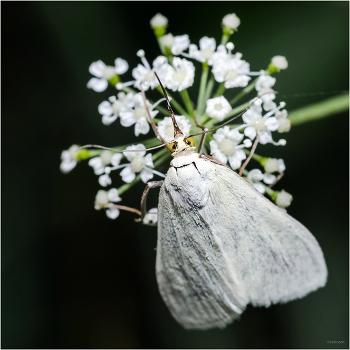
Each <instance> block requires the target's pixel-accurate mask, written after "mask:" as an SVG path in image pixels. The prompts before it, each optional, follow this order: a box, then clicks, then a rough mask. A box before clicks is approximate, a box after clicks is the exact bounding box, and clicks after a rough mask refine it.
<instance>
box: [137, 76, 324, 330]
mask: <svg viewBox="0 0 350 350" xmlns="http://www.w3.org/2000/svg"><path fill="white" fill-rule="evenodd" d="M159 82H160V81H159ZM160 84H161V82H160ZM161 87H162V89H163V91H164V95H165V97H166V99H167V96H166V92H165V89H164V88H163V86H162V84H161ZM167 103H168V108H169V110H170V112H171V114H172V120H173V123H174V140H173V141H172V142H171V143H169V144H167V147H168V148H169V150H170V152H171V153H172V156H173V157H174V159H173V160H172V161H171V163H170V168H169V170H168V172H167V175H166V178H165V180H164V182H163V184H159V185H161V189H160V194H159V204H158V243H157V258H156V274H157V281H158V287H159V291H160V294H161V296H162V298H163V300H164V301H165V303H166V305H167V306H168V308H169V310H170V312H171V314H172V315H173V316H174V318H175V319H176V320H177V321H178V322H179V323H180V324H181V325H182V326H183V327H185V328H188V329H208V328H213V327H219V328H222V327H225V326H226V325H227V324H228V323H230V322H232V321H233V320H234V319H236V318H238V317H239V315H240V314H241V313H242V312H243V310H244V308H245V307H246V305H247V304H248V303H251V304H253V305H260V306H269V305H270V304H272V303H278V302H286V301H289V300H292V299H295V298H300V297H303V296H304V295H306V294H308V293H309V292H311V291H313V290H316V289H317V288H319V287H322V286H324V284H325V283H326V279H327V268H326V264H325V261H324V257H323V253H322V251H321V248H320V247H319V245H318V243H317V241H316V239H315V238H314V237H313V236H312V234H311V233H310V232H309V231H308V230H307V229H306V228H305V227H304V226H303V225H302V224H300V223H299V222H298V221H296V220H295V219H293V218H292V217H291V216H289V215H288V214H287V213H286V212H285V211H283V210H282V209H280V208H278V207H277V206H276V205H275V204H273V203H272V202H271V201H269V200H268V199H267V198H265V197H264V196H263V195H261V194H260V193H259V192H258V191H257V190H256V189H255V188H254V187H253V186H252V185H251V184H249V183H248V182H247V181H246V180H244V179H243V178H242V177H241V176H239V175H238V174H237V173H236V172H234V171H233V170H232V169H230V168H228V167H227V166H226V165H225V164H223V163H221V162H220V161H218V160H217V159H215V158H213V157H211V156H207V155H199V154H198V153H196V152H195V147H194V144H192V142H189V140H187V139H186V137H185V136H184V135H183V133H182V132H181V130H180V129H179V128H178V126H177V124H176V121H175V117H174V115H173V112H172V110H171V107H170V103H169V100H168V99H167ZM206 132H207V131H204V132H203V133H202V134H204V135H205V133H206ZM157 136H158V135H157ZM191 136H195V135H191ZM201 143H202V142H201ZM151 187H152V186H148V187H147V188H146V190H145V193H146V192H147V193H148V189H149V188H151ZM147 193H146V195H144V196H143V198H144V199H145V198H146V196H147ZM141 208H143V209H142V212H143V213H145V200H143V201H142V202H141Z"/></svg>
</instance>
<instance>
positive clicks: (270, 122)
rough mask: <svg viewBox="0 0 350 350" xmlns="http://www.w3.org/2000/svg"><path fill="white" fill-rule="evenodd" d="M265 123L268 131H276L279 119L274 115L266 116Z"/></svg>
mask: <svg viewBox="0 0 350 350" xmlns="http://www.w3.org/2000/svg"><path fill="white" fill-rule="evenodd" d="M265 125H266V126H267V128H268V129H269V130H270V131H276V130H277V129H278V127H279V121H278V120H277V118H276V117H271V118H267V119H266V120H265Z"/></svg>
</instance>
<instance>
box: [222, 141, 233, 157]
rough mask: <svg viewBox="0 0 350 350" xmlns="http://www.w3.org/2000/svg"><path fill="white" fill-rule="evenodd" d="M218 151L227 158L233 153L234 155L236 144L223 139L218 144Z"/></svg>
mask: <svg viewBox="0 0 350 350" xmlns="http://www.w3.org/2000/svg"><path fill="white" fill-rule="evenodd" d="M219 149H220V151H221V152H222V153H223V154H225V155H227V156H229V155H231V154H233V153H235V149H236V144H235V142H234V141H232V140H229V139H223V140H222V141H221V142H220V143H219Z"/></svg>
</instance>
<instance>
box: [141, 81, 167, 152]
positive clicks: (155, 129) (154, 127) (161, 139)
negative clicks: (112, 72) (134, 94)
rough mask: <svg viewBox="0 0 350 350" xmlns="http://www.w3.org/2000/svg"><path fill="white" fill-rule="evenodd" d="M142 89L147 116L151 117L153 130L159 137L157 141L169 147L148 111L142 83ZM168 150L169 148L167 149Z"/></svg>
mask: <svg viewBox="0 0 350 350" xmlns="http://www.w3.org/2000/svg"><path fill="white" fill-rule="evenodd" d="M140 88H141V92H142V99H143V103H144V104H145V108H146V111H147V114H148V117H149V122H150V123H151V126H152V129H153V131H154V133H155V135H156V137H157V139H158V140H159V141H160V142H162V143H163V145H164V146H168V143H167V142H166V141H165V140H164V139H163V137H162V136H161V135H160V134H159V132H158V129H157V126H156V124H155V122H154V120H153V119H152V117H151V114H150V112H149V110H148V107H147V101H146V95H145V90H144V89H143V87H142V83H141V84H140ZM167 148H168V147H167Z"/></svg>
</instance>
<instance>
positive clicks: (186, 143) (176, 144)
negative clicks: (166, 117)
mask: <svg viewBox="0 0 350 350" xmlns="http://www.w3.org/2000/svg"><path fill="white" fill-rule="evenodd" d="M168 148H169V150H170V152H171V153H172V155H173V156H174V157H175V156H176V155H177V154H179V153H180V152H182V151H195V149H196V148H195V142H194V139H193V137H186V136H184V135H183V134H181V135H178V136H177V137H175V138H174V140H173V141H172V142H170V143H169V144H168Z"/></svg>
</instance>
